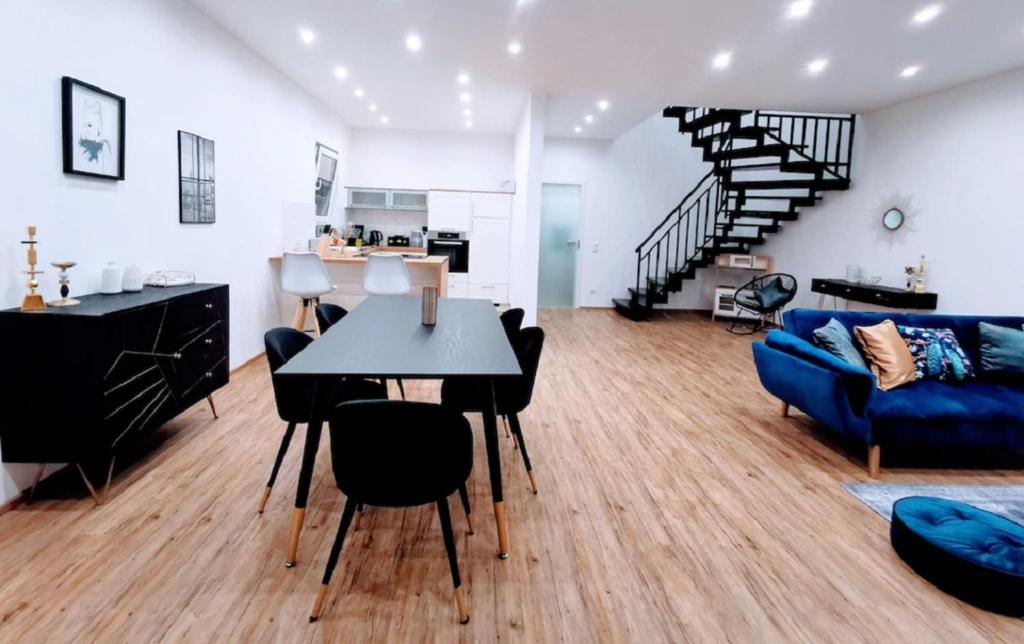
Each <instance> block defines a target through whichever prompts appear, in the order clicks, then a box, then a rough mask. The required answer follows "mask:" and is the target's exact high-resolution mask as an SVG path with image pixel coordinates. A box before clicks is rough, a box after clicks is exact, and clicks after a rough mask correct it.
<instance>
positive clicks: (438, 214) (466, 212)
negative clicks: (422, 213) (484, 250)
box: [427, 190, 473, 255]
mask: <svg viewBox="0 0 1024 644" xmlns="http://www.w3.org/2000/svg"><path fill="white" fill-rule="evenodd" d="M472 215H473V199H472V195H471V194H470V193H468V192H450V191H446V190H431V191H430V194H429V195H428V198H427V228H429V229H430V230H455V231H459V232H466V231H467V230H469V219H470V217H472ZM470 255H472V253H470Z"/></svg>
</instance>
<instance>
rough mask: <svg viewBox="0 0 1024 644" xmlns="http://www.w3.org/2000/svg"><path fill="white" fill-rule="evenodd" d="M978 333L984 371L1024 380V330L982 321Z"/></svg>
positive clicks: (990, 374) (986, 373)
mask: <svg viewBox="0 0 1024 644" xmlns="http://www.w3.org/2000/svg"><path fill="white" fill-rule="evenodd" d="M978 334H979V336H980V341H979V342H980V347H979V353H980V354H981V371H982V373H984V374H985V375H986V376H997V377H1010V378H1019V379H1022V380H1024V331H1021V330H1019V329H1011V328H1009V327H1004V326H998V325H995V324H989V323H987V322H981V323H979V324H978Z"/></svg>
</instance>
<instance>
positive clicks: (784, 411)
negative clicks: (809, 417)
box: [780, 400, 789, 418]
mask: <svg viewBox="0 0 1024 644" xmlns="http://www.w3.org/2000/svg"><path fill="white" fill-rule="evenodd" d="M780 411H781V413H782V417H783V418H789V403H788V402H786V401H785V400H783V401H782V407H781V409H780Z"/></svg>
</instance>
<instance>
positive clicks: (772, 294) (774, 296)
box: [729, 273, 797, 335]
mask: <svg viewBox="0 0 1024 644" xmlns="http://www.w3.org/2000/svg"><path fill="white" fill-rule="evenodd" d="M796 292H797V283H796V278H795V277H793V276H792V275H789V274H787V273H769V274H767V275H761V276H759V277H755V278H754V279H752V280H750V281H749V282H747V283H746V284H744V285H743V286H741V287H739V288H738V289H736V293H735V295H734V296H733V297H734V302H735V303H736V306H737V308H738V309H741V310H745V311H749V312H751V313H754V314H756V315H757V317H756V318H755V319H754V320H752V321H751V324H750V325H749V326H747V325H745V324H743V319H742V318H735V319H734V320H733V322H732V325H730V326H729V333H735V334H737V335H752V334H754V333H757V332H758V331H761V330H763V329H765V328H768V327H771V326H778V327H781V326H782V309H783V308H784V307H785V306H786V305H787V304H789V303H790V302H792V301H793V298H794V297H796Z"/></svg>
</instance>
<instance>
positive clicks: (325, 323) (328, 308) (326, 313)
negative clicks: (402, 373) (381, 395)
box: [316, 302, 405, 400]
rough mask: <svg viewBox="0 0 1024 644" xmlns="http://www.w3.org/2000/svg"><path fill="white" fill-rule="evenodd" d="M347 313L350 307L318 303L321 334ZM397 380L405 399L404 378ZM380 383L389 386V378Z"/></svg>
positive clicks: (317, 311) (382, 379) (399, 389)
mask: <svg viewBox="0 0 1024 644" xmlns="http://www.w3.org/2000/svg"><path fill="white" fill-rule="evenodd" d="M346 315H348V309H346V308H345V307H343V306H338V305H337V304H328V303H326V302H325V303H323V304H317V305H316V322H317V325H319V327H320V333H321V334H323V333H327V329H329V328H331V327H332V326H334V325H335V324H336V323H338V322H340V321H341V320H342V318H344V317H345V316H346ZM395 381H396V382H397V383H398V392H399V393H400V394H401V395H402V400H405V385H404V384H402V379H401V378H396V379H395ZM380 384H382V385H384V386H385V387H387V385H388V381H387V379H386V378H381V379H380Z"/></svg>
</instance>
